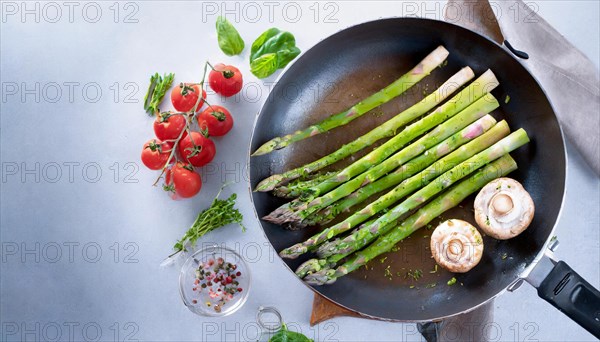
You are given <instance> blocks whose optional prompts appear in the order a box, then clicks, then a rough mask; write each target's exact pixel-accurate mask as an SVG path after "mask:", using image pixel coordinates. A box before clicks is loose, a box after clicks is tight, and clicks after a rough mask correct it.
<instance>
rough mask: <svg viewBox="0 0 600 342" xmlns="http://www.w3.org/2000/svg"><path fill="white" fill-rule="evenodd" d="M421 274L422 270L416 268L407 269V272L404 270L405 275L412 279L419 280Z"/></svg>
mask: <svg viewBox="0 0 600 342" xmlns="http://www.w3.org/2000/svg"><path fill="white" fill-rule="evenodd" d="M422 276H423V271H421V270H419V269H416V270H414V271H413V270H408V272H406V276H405V278H406V277H409V278H412V279H413V280H419V278H421V277H422Z"/></svg>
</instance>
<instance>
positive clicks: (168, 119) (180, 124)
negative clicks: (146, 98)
mask: <svg viewBox="0 0 600 342" xmlns="http://www.w3.org/2000/svg"><path fill="white" fill-rule="evenodd" d="M169 114H171V113H161V114H159V115H158V116H157V117H156V120H154V134H156V137H157V138H158V139H160V140H174V139H177V138H179V134H181V131H182V130H184V129H185V122H186V120H185V116H183V115H170V116H169ZM184 134H185V133H184Z"/></svg>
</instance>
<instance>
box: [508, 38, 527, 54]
mask: <svg viewBox="0 0 600 342" xmlns="http://www.w3.org/2000/svg"><path fill="white" fill-rule="evenodd" d="M504 46H506V48H507V49H508V50H510V52H512V53H513V54H514V55H515V56H517V57H519V58H521V59H529V54H528V53H527V52H525V51H521V50H517V49H515V48H514V47H513V46H512V45H511V44H510V43H509V42H508V40H505V41H504Z"/></svg>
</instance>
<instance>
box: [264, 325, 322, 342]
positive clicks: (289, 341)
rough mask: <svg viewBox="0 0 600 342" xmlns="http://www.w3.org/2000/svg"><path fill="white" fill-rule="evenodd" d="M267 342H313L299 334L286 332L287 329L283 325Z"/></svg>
mask: <svg viewBox="0 0 600 342" xmlns="http://www.w3.org/2000/svg"><path fill="white" fill-rule="evenodd" d="M269 342H313V340H311V339H309V338H308V337H306V336H304V335H302V334H301V333H297V332H295V331H289V330H287V327H286V326H285V324H284V325H283V326H282V327H281V329H280V330H279V331H278V332H276V333H275V334H274V335H273V336H272V337H271V338H270V339H269Z"/></svg>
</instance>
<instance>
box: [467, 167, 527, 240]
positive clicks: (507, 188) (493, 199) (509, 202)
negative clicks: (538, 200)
mask: <svg viewBox="0 0 600 342" xmlns="http://www.w3.org/2000/svg"><path fill="white" fill-rule="evenodd" d="M474 209H475V220H476V221H477V224H478V225H479V227H480V228H481V229H482V230H483V231H484V232H485V233H486V234H487V235H489V236H491V237H493V238H496V239H498V240H506V239H510V238H513V237H515V236H517V235H519V234H521V233H522V232H523V231H524V230H525V229H526V228H527V227H528V226H529V224H530V223H531V220H533V214H534V211H535V206H534V204H533V200H532V199H531V196H530V195H529V193H528V192H527V191H526V190H525V189H524V188H523V186H522V185H521V183H519V182H517V181H516V180H514V179H512V178H498V179H496V180H494V181H491V182H490V183H488V184H487V185H486V186H484V187H483V189H481V191H480V192H479V194H477V197H475V204H474Z"/></svg>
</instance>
